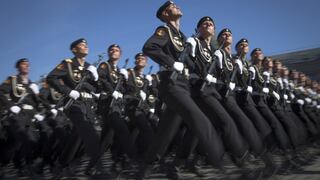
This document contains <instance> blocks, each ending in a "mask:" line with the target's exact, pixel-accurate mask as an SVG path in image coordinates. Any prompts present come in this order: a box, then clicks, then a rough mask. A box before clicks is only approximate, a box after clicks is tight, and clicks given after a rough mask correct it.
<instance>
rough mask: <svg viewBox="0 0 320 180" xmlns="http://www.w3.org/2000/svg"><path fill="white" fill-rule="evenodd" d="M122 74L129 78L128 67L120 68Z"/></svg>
mask: <svg viewBox="0 0 320 180" xmlns="http://www.w3.org/2000/svg"><path fill="white" fill-rule="evenodd" d="M120 74H122V75H123V77H124V78H125V79H128V71H127V70H126V69H124V68H122V69H120Z"/></svg>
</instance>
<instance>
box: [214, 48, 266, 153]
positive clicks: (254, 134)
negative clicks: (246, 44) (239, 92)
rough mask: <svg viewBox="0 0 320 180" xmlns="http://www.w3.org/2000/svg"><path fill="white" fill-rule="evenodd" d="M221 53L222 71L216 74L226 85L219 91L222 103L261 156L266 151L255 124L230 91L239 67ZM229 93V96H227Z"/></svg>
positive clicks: (230, 58) (229, 55)
mask: <svg viewBox="0 0 320 180" xmlns="http://www.w3.org/2000/svg"><path fill="white" fill-rule="evenodd" d="M221 52H222V54H223V58H222V69H220V68H219V69H218V70H217V74H216V77H218V79H221V80H223V82H224V85H223V86H222V87H221V88H220V90H219V92H220V94H221V96H222V97H223V100H222V101H221V102H222V104H223V105H224V107H225V108H226V110H227V111H228V112H229V114H230V115H231V117H233V119H234V120H235V121H236V124H237V126H238V128H239V130H240V132H241V134H242V135H243V136H244V138H245V140H246V141H247V142H248V144H249V147H250V150H251V151H252V152H253V153H254V154H255V155H260V154H261V153H262V152H263V151H264V148H263V143H262V140H261V137H260V135H259V133H258V131H257V129H256V128H255V126H254V124H253V123H252V122H251V120H250V119H249V118H248V116H247V115H246V114H245V113H244V112H243V111H242V110H241V108H240V107H239V105H238V104H237V102H236V99H235V92H234V91H231V90H230V89H229V83H232V82H231V74H232V73H233V71H235V70H236V68H237V67H236V66H235V67H236V68H234V67H233V62H232V57H231V54H228V53H227V52H225V51H224V50H221ZM233 81H234V80H233ZM228 89H229V90H228ZM228 91H229V94H228V95H227V96H226V93H227V92H228Z"/></svg>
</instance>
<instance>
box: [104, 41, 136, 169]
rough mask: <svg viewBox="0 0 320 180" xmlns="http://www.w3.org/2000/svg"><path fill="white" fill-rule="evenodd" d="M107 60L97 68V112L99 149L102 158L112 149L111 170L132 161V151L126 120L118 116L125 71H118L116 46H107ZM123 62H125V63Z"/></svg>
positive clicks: (126, 77) (121, 109) (125, 78)
mask: <svg viewBox="0 0 320 180" xmlns="http://www.w3.org/2000/svg"><path fill="white" fill-rule="evenodd" d="M108 56H109V59H108V61H106V62H103V63H101V64H100V65H99V68H98V74H99V78H100V80H99V83H100V94H101V97H100V99H99V103H98V104H99V105H98V106H99V107H98V109H100V110H99V112H100V113H101V115H102V131H101V139H100V143H101V149H100V155H102V154H103V153H104V152H105V151H106V150H107V149H109V148H110V147H111V145H112V146H113V147H115V148H113V151H112V155H113V159H114V161H115V162H114V164H113V168H116V166H117V165H118V163H123V162H125V161H126V160H127V159H126V158H128V157H130V158H131V159H132V158H134V156H135V154H136V150H135V147H134V143H133V140H132V139H131V137H130V130H129V127H128V124H127V122H126V120H125V119H124V118H123V117H122V114H123V109H124V100H123V94H124V93H125V87H124V85H125V82H126V81H127V79H128V72H127V70H126V69H125V68H122V69H120V68H118V63H119V61H120V58H121V48H120V46H119V45H117V44H112V45H110V46H109V47H108ZM126 63H127V62H126Z"/></svg>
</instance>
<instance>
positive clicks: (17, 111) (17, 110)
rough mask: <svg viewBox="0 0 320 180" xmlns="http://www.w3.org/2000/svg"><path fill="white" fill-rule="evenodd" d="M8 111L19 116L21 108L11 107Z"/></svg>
mask: <svg viewBox="0 0 320 180" xmlns="http://www.w3.org/2000/svg"><path fill="white" fill-rule="evenodd" d="M10 111H11V112H13V113H14V114H19V112H20V111H21V108H20V107H19V106H11V107H10Z"/></svg>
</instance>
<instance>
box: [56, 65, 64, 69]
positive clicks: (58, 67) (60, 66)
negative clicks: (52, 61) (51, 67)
mask: <svg viewBox="0 0 320 180" xmlns="http://www.w3.org/2000/svg"><path fill="white" fill-rule="evenodd" d="M56 68H57V69H59V70H61V69H63V68H64V65H63V64H59V65H58V66H57V67H56Z"/></svg>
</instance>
